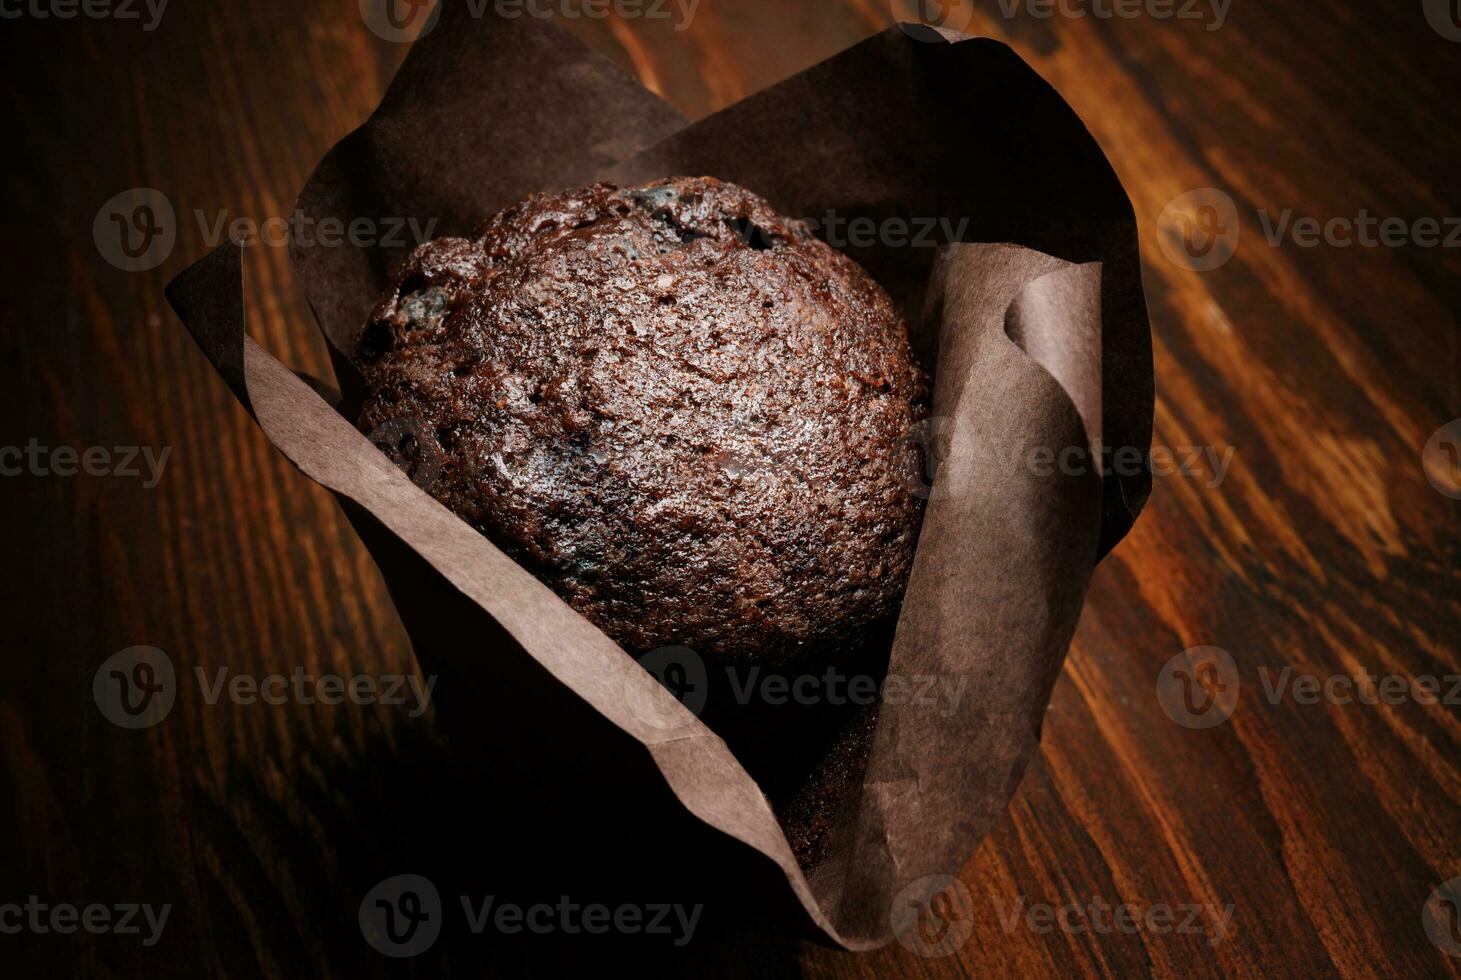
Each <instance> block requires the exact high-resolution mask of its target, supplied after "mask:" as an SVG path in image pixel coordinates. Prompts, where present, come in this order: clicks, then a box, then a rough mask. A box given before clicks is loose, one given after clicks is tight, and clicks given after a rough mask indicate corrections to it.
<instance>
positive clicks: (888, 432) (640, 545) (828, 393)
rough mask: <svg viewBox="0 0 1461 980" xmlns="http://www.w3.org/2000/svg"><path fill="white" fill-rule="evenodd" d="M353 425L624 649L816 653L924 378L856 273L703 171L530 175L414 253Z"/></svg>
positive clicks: (909, 524) (880, 580)
mask: <svg viewBox="0 0 1461 980" xmlns="http://www.w3.org/2000/svg"><path fill="white" fill-rule="evenodd" d="M358 354H359V364H360V366H361V368H362V371H363V373H364V376H365V380H366V383H367V387H368V390H369V395H368V398H367V401H366V403H365V406H364V409H363V411H362V414H361V416H360V426H361V428H362V429H364V430H366V431H371V432H378V433H385V434H386V435H385V437H384V438H380V439H378V444H383V447H384V448H386V449H387V451H388V452H390V453H392V454H393V455H394V456H395V457H396V458H397V461H398V462H400V463H402V464H403V465H406V466H407V467H408V468H414V470H415V473H416V476H417V478H418V480H419V482H422V483H423V485H425V486H427V488H428V490H429V491H430V492H431V493H432V494H433V495H434V496H435V497H436V498H437V499H438V500H440V501H441V502H442V503H443V504H445V505H446V506H447V507H449V508H450V509H451V510H453V511H454V512H455V513H457V514H458V515H459V516H460V517H462V518H463V519H464V520H465V521H467V522H468V523H469V524H471V525H472V526H473V527H475V528H477V529H478V530H479V531H481V532H482V533H483V534H485V535H486V536H487V537H488V538H490V539H491V540H492V541H493V542H494V543H496V544H497V546H498V547H500V548H502V549H503V550H504V551H505V552H506V553H507V554H509V555H511V556H512V557H513V558H514V559H515V560H517V561H518V562H519V563H521V564H522V565H523V566H524V567H525V568H527V569H528V570H529V571H531V572H532V573H533V574H534V575H536V576H537V577H538V578H539V579H540V580H542V581H543V582H544V583H546V584H547V585H548V586H549V587H551V588H552V589H553V590H554V591H555V592H557V593H558V594H559V595H560V596H562V597H563V599H564V600H565V601H567V602H568V603H569V604H570V605H571V606H573V607H574V608H575V609H577V610H578V611H579V612H580V613H582V614H583V615H584V616H585V617H587V618H588V619H589V620H590V621H592V622H593V623H595V624H596V625H597V626H599V627H600V628H601V629H603V630H604V631H605V632H606V633H608V634H609V635H610V636H611V637H613V638H614V639H615V640H616V641H618V642H619V643H620V644H621V645H622V646H624V647H625V649H627V650H628V651H630V652H631V653H635V654H639V653H643V652H645V651H648V650H651V649H654V648H656V647H659V646H663V645H668V644H682V645H685V646H688V647H691V648H692V649H694V650H696V651H698V652H699V653H701V654H702V655H704V656H706V658H707V659H709V660H711V661H712V662H722V663H729V664H742V665H744V664H751V663H756V664H764V665H767V666H773V667H783V666H786V665H788V664H791V663H793V662H795V661H797V660H798V658H800V657H802V656H807V655H821V656H823V657H830V658H834V659H835V657H836V655H837V651H838V650H840V649H844V648H850V647H854V646H856V645H857V643H858V641H859V640H860V639H861V638H862V636H863V635H864V632H865V630H866V629H867V627H868V626H869V625H870V624H872V623H874V622H876V621H880V620H885V619H886V618H887V617H889V616H890V615H892V614H893V613H894V612H895V611H896V609H897V606H898V603H899V601H900V598H901V596H902V593H903V589H904V586H905V584H906V582H907V578H908V572H909V569H910V566H911V564H912V560H913V552H914V546H915V544H916V540H917V536H918V529H919V522H920V520H921V518H922V500H921V495H920V494H918V493H916V492H915V491H916V488H918V487H919V486H921V485H922V481H921V476H922V465H923V463H922V452H921V449H920V447H919V444H918V440H917V438H915V432H916V431H917V428H918V425H919V423H920V421H921V420H922V419H923V418H924V415H925V411H926V409H925V400H926V397H927V382H926V379H925V377H924V375H923V373H922V371H921V370H920V369H919V368H918V366H917V365H916V364H915V363H914V361H913V358H912V355H911V353H910V350H909V344H908V336H907V331H906V329H905V327H904V325H903V323H902V322H901V321H900V319H899V317H898V315H897V313H896V312H895V310H894V308H893V305H892V303H891V302H890V300H889V299H888V297H887V295H886V294H885V293H884V292H883V290H882V289H881V288H880V287H879V286H878V285H877V284H876V283H875V282H873V281H872V279H871V278H869V277H868V275H867V274H866V273H865V272H864V271H863V270H862V269H861V268H860V267H859V266H858V265H857V264H856V263H855V262H853V261H852V260H851V259H848V258H847V257H845V256H843V255H842V254H840V253H838V252H837V251H835V250H834V249H832V248H830V247H828V246H827V245H826V244H824V243H823V242H821V241H819V240H817V239H816V238H814V237H813V236H812V235H811V234H810V233H809V232H808V230H807V229H806V228H805V226H803V225H802V224H800V223H798V222H795V221H791V220H788V219H786V218H783V217H781V216H780V215H778V214H777V213H776V212H775V211H773V210H772V209H771V207H770V206H769V205H768V204H767V203H766V202H765V201H763V200H762V199H761V198H759V197H757V196H756V195H754V194H752V193H750V192H749V191H746V190H744V189H742V188H740V187H737V186H735V185H732V184H726V183H722V182H719V181H716V180H712V179H709V178H696V179H690V178H678V179H671V180H665V181H661V182H658V183H654V184H650V185H648V186H644V187H638V188H625V189H620V188H617V187H614V186H612V185H609V184H597V185H594V186H592V187H588V188H584V189H582V190H576V191H572V192H568V193H560V194H541V195H536V196H534V197H531V198H529V199H528V200H526V201H524V202H523V203H521V204H519V205H517V206H515V207H511V208H508V209H506V210H504V211H502V212H500V213H498V214H496V215H494V216H493V217H491V218H490V219H488V220H487V221H486V222H485V223H484V224H482V225H481V226H480V227H479V228H478V229H477V230H476V231H475V232H474V233H473V235H472V236H471V237H470V238H441V239H437V240H435V241H432V242H429V243H427V244H425V245H422V246H421V247H419V248H417V249H416V250H415V251H414V252H413V253H412V254H411V255H410V256H409V257H408V259H407V260H406V261H405V262H404V264H403V265H402V266H401V268H400V269H399V271H398V272H397V274H396V277H395V284H394V286H393V287H392V288H391V290H390V292H389V293H388V294H387V295H386V296H385V298H384V299H383V300H382V301H381V303H380V305H379V306H378V307H377V308H376V310H375V311H374V313H373V314H372V315H371V317H370V320H369V322H368V323H367V325H366V326H365V329H364V330H363V332H362V334H361V338H360V345H359V351H358Z"/></svg>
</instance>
